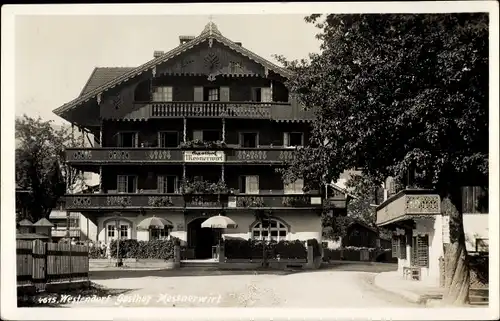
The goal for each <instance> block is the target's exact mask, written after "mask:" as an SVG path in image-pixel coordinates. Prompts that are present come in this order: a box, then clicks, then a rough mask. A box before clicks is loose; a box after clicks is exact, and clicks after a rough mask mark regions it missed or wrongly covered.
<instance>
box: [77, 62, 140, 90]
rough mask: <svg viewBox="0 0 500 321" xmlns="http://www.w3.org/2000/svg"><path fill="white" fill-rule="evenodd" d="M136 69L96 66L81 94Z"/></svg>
mask: <svg viewBox="0 0 500 321" xmlns="http://www.w3.org/2000/svg"><path fill="white" fill-rule="evenodd" d="M134 69H135V67H95V68H94V71H92V74H90V77H89V80H87V83H86V84H85V86H83V89H82V91H81V93H80V96H82V95H84V94H87V93H89V92H91V91H92V90H94V89H96V88H99V87H101V86H102V85H105V84H106V83H108V82H110V81H111V80H113V79H115V78H117V77H119V76H121V75H123V74H125V73H127V72H129V71H131V70H134Z"/></svg>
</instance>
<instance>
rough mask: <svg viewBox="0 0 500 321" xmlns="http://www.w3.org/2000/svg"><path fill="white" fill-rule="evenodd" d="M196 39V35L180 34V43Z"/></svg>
mask: <svg viewBox="0 0 500 321" xmlns="http://www.w3.org/2000/svg"><path fill="white" fill-rule="evenodd" d="M193 39H194V36H179V44H181V45H183V44H185V43H187V42H190V41H191V40H193Z"/></svg>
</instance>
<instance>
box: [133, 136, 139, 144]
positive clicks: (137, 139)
mask: <svg viewBox="0 0 500 321" xmlns="http://www.w3.org/2000/svg"><path fill="white" fill-rule="evenodd" d="M134 137H135V142H134V143H135V146H134V147H139V133H135V134H134Z"/></svg>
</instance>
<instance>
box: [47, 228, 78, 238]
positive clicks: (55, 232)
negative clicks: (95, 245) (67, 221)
mask: <svg viewBox="0 0 500 321" xmlns="http://www.w3.org/2000/svg"><path fill="white" fill-rule="evenodd" d="M67 232H68V231H67V230H66V228H52V231H51V235H52V236H53V237H66V233H67ZM69 237H80V228H79V227H71V228H70V229H69Z"/></svg>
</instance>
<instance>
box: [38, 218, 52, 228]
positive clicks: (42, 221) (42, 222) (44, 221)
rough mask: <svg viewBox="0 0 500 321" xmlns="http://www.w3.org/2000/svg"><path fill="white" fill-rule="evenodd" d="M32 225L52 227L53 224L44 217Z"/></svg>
mask: <svg viewBox="0 0 500 321" xmlns="http://www.w3.org/2000/svg"><path fill="white" fill-rule="evenodd" d="M33 226H44V227H53V226H54V224H52V223H50V221H49V220H48V219H46V218H45V217H44V218H41V219H40V220H38V221H37V222H36V223H35V224H33Z"/></svg>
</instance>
